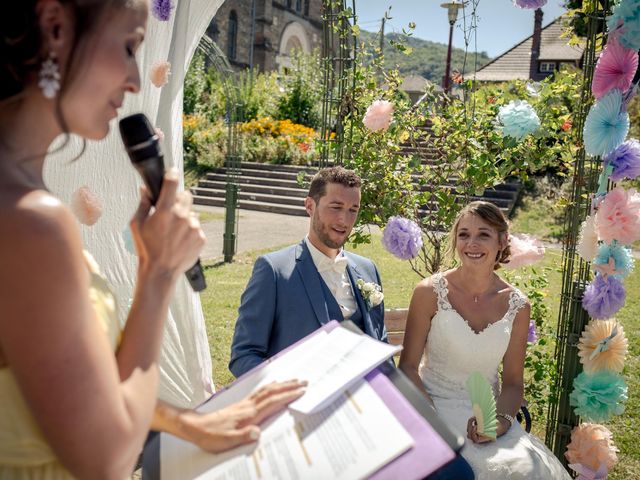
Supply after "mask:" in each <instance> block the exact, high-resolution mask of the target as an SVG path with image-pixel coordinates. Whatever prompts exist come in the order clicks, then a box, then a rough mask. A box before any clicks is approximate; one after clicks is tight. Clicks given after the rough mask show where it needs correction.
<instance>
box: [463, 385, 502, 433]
mask: <svg viewBox="0 0 640 480" xmlns="http://www.w3.org/2000/svg"><path fill="white" fill-rule="evenodd" d="M467 392H469V399H470V400H471V405H472V407H473V414H474V415H475V417H476V422H477V424H478V433H479V434H480V435H484V436H485V437H489V438H491V439H493V440H495V439H496V436H497V433H496V430H497V428H498V420H497V419H496V399H495V397H494V396H493V390H492V389H491V385H489V382H487V379H486V378H484V377H483V376H482V374H481V373H479V372H472V373H471V375H469V378H467Z"/></svg>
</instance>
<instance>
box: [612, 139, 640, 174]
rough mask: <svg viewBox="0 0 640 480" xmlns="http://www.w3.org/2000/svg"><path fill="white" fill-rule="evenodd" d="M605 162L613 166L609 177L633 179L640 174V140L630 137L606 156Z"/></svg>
mask: <svg viewBox="0 0 640 480" xmlns="http://www.w3.org/2000/svg"><path fill="white" fill-rule="evenodd" d="M604 161H605V164H607V165H611V166H612V167H613V172H612V173H611V175H609V178H610V179H611V181H613V182H619V181H620V180H623V179H625V178H628V179H630V180H633V179H634V178H636V177H639V176H640V142H639V141H638V140H636V139H635V138H630V139H629V140H627V141H626V142H624V143H622V144H621V145H620V146H619V147H618V148H616V149H615V150H614V151H612V152H611V153H609V154H608V155H607V156H605V157H604Z"/></svg>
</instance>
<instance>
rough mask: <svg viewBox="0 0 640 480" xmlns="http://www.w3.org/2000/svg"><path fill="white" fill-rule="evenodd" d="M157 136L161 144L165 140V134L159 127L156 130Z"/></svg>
mask: <svg viewBox="0 0 640 480" xmlns="http://www.w3.org/2000/svg"><path fill="white" fill-rule="evenodd" d="M155 131H156V135H157V136H158V140H160V141H161V142H162V141H163V140H164V132H163V131H162V130H160V129H159V128H158V127H156V128H155Z"/></svg>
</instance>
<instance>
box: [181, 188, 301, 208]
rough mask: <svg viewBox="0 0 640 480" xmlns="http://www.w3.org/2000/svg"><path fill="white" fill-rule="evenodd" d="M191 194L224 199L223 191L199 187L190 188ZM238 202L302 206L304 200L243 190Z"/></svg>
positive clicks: (239, 193) (224, 192)
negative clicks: (247, 201)
mask: <svg viewBox="0 0 640 480" xmlns="http://www.w3.org/2000/svg"><path fill="white" fill-rule="evenodd" d="M191 193H192V194H193V195H194V196H198V197H218V198H225V195H226V191H225V190H224V189H217V188H201V187H194V188H192V189H191ZM238 200H250V201H252V202H261V203H275V204H278V205H294V206H304V200H303V199H302V198H300V197H289V196H284V195H270V194H260V193H252V192H246V191H244V190H240V191H239V192H238Z"/></svg>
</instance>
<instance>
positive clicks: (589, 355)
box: [578, 319, 628, 373]
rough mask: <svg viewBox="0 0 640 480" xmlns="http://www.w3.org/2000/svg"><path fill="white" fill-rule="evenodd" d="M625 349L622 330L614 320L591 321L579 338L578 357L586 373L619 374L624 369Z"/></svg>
mask: <svg viewBox="0 0 640 480" xmlns="http://www.w3.org/2000/svg"><path fill="white" fill-rule="evenodd" d="M614 329H615V335H613V336H612V334H613V332H614ZM627 348H628V341H627V338H626V337H625V335H624V329H623V328H622V325H621V324H619V323H618V322H617V321H616V320H613V319H612V320H591V321H590V322H589V323H588V324H587V326H586V328H585V329H584V331H583V332H582V336H581V337H580V342H579V343H578V355H579V356H580V363H582V365H583V366H584V371H585V372H587V373H594V372H597V371H599V370H610V371H612V372H618V373H619V372H622V369H623V368H624V357H625V355H626V354H627ZM595 352H597V353H595Z"/></svg>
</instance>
